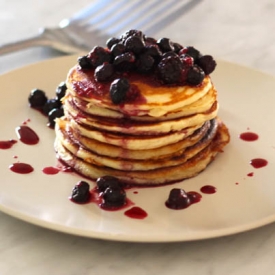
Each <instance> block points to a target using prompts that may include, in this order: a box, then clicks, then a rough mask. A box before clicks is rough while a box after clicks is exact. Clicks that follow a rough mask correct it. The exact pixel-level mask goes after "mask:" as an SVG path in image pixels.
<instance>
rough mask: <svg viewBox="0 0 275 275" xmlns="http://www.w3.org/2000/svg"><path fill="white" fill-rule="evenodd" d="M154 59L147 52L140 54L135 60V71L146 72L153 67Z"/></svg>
mask: <svg viewBox="0 0 275 275" xmlns="http://www.w3.org/2000/svg"><path fill="white" fill-rule="evenodd" d="M154 63H155V59H154V58H153V57H152V56H151V55H148V54H141V55H140V56H139V58H138V60H137V72H139V73H148V72H150V71H151V70H152V69H153V66H154Z"/></svg>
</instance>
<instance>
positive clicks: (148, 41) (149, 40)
mask: <svg viewBox="0 0 275 275" xmlns="http://www.w3.org/2000/svg"><path fill="white" fill-rule="evenodd" d="M144 41H145V42H146V44H156V43H157V40H156V39H155V38H153V37H150V36H145V37H144Z"/></svg>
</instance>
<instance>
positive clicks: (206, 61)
mask: <svg viewBox="0 0 275 275" xmlns="http://www.w3.org/2000/svg"><path fill="white" fill-rule="evenodd" d="M197 64H198V65H199V66H200V67H201V68H202V69H203V71H204V73H205V74H206V75H209V74H211V73H212V72H213V71H214V70H215V68H216V66H217V63H216V61H215V60H214V59H213V57H212V56H211V55H203V56H201V57H200V58H198V60H197Z"/></svg>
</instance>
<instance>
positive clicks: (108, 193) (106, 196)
mask: <svg viewBox="0 0 275 275" xmlns="http://www.w3.org/2000/svg"><path fill="white" fill-rule="evenodd" d="M102 198H103V207H121V206H123V205H125V203H126V192H125V191H124V189H122V188H117V187H108V188H106V189H105V191H104V192H103V193H102Z"/></svg>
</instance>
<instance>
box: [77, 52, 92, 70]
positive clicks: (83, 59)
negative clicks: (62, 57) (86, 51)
mask: <svg viewBox="0 0 275 275" xmlns="http://www.w3.org/2000/svg"><path fill="white" fill-rule="evenodd" d="M78 64H79V66H80V68H81V69H84V70H89V69H92V68H93V66H92V63H91V60H90V58H88V56H86V55H84V56H80V57H79V58H78Z"/></svg>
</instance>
